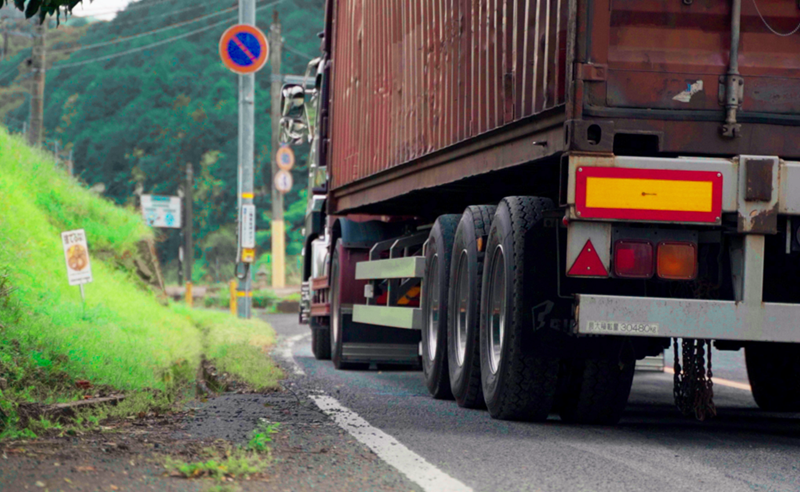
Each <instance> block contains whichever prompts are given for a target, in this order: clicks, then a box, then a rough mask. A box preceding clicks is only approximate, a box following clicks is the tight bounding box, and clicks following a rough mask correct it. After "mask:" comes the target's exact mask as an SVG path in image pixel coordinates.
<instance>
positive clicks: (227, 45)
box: [219, 24, 269, 74]
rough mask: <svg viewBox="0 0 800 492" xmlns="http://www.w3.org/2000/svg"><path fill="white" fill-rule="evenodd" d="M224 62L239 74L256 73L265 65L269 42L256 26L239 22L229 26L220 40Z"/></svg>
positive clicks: (220, 49) (221, 55)
mask: <svg viewBox="0 0 800 492" xmlns="http://www.w3.org/2000/svg"><path fill="white" fill-rule="evenodd" d="M219 56H220V58H222V63H224V64H225V66H226V67H228V68H229V69H230V70H231V71H233V72H236V73H238V74H248V73H254V72H257V71H259V70H261V68H262V67H263V66H264V64H265V63H266V62H267V57H268V56H269V43H267V38H266V36H264V33H263V32H261V30H260V29H258V28H257V27H255V26H250V25H247V24H237V25H235V26H233V27H230V28H228V30H226V31H225V32H224V33H223V34H222V38H220V40H219Z"/></svg>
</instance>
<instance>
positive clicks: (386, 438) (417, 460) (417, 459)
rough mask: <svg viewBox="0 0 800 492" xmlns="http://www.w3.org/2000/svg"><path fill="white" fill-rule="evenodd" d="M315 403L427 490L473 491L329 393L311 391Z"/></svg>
mask: <svg viewBox="0 0 800 492" xmlns="http://www.w3.org/2000/svg"><path fill="white" fill-rule="evenodd" d="M309 396H310V398H311V399H312V400H314V403H316V404H317V406H318V407H319V408H320V410H322V411H323V412H325V413H326V414H327V415H328V416H330V417H331V418H332V419H333V421H334V422H336V423H337V424H339V427H341V428H342V429H344V430H346V431H347V432H349V433H350V434H351V435H352V436H353V437H355V438H356V439H357V440H358V441H360V442H361V443H363V444H365V445H366V446H367V447H368V448H370V449H371V450H372V451H374V452H375V454H377V455H378V457H380V458H381V459H382V460H383V461H385V462H386V463H388V464H390V465H392V466H393V467H395V468H397V469H398V470H399V471H400V472H401V473H403V474H404V475H405V476H407V477H408V478H409V479H411V481H412V482H414V483H416V484H417V485H419V486H420V487H422V489H423V490H425V491H426V492H471V491H472V488H470V487H468V486H466V485H465V484H463V483H461V482H459V481H458V480H456V479H455V478H453V477H451V476H450V475H448V474H446V473H445V472H443V471H441V470H440V469H438V468H436V467H435V466H434V465H432V464H431V463H429V462H428V461H427V460H426V459H425V458H423V457H422V456H420V455H418V454H417V453H415V452H413V451H411V450H410V449H408V448H407V447H405V446H404V445H402V444H401V443H400V442H399V441H398V440H397V439H395V438H394V437H392V436H390V435H389V434H387V433H385V432H383V431H382V430H380V429H377V428H375V427H373V426H371V425H370V424H369V422H367V421H366V420H364V419H363V418H361V417H360V416H359V415H358V414H356V413H355V412H353V411H352V410H350V409H348V408H347V407H345V406H343V405H342V404H341V403H339V402H338V401H337V400H336V399H335V398H332V397H330V396H327V395H320V394H317V395H309Z"/></svg>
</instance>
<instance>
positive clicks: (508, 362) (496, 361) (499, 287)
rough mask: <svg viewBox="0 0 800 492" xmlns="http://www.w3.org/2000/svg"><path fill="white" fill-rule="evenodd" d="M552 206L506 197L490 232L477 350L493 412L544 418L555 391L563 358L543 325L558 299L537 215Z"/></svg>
mask: <svg viewBox="0 0 800 492" xmlns="http://www.w3.org/2000/svg"><path fill="white" fill-rule="evenodd" d="M552 208H553V202H552V201H551V200H549V199H545V198H533V197H509V198H504V199H503V201H502V202H500V205H499V206H498V207H497V212H496V213H495V216H494V220H493V222H492V227H491V230H490V232H489V238H488V242H487V247H486V261H485V262H484V268H483V279H482V287H481V317H480V351H481V384H482V389H483V396H484V400H485V401H486V406H487V408H488V409H489V414H490V415H491V416H492V417H493V418H497V419H503V420H529V421H542V420H545V419H547V416H548V414H549V413H550V410H551V408H552V407H553V402H554V400H555V397H556V390H557V386H558V372H559V366H560V360H559V358H558V357H557V355H555V354H554V351H553V350H552V349H553V348H554V346H553V345H551V343H552V342H551V340H550V339H551V338H552V337H551V332H554V330H549V329H547V328H542V327H544V326H548V323H547V321H548V316H551V314H552V313H553V310H554V308H555V306H556V305H555V302H557V301H558V299H557V298H554V297H553V292H554V289H555V287H554V286H555V284H556V278H555V277H553V278H550V276H551V275H552V272H553V271H555V269H554V265H555V262H554V261H553V258H554V256H555V246H554V245H553V247H552V248H549V249H548V248H547V247H546V245H549V242H548V241H547V239H548V238H547V236H546V234H545V229H544V227H543V226H544V223H543V222H544V221H543V220H542V214H543V212H545V211H546V210H550V209H552ZM551 250H552V251H551ZM542 306H544V307H545V309H542ZM537 310H538V312H539V314H538V316H537V317H536V320H535V321H536V325H534V311H537ZM555 311H556V312H559V310H558V309H555ZM540 328H541V329H540Z"/></svg>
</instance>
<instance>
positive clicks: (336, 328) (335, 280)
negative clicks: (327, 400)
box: [329, 239, 369, 370]
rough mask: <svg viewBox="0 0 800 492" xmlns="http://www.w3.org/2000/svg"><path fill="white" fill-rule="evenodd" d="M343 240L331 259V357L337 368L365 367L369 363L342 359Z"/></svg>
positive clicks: (335, 248)
mask: <svg viewBox="0 0 800 492" xmlns="http://www.w3.org/2000/svg"><path fill="white" fill-rule="evenodd" d="M342 248H343V246H342V240H341V239H338V240H337V241H336V246H335V247H334V249H333V259H332V260H331V274H330V278H331V291H330V300H331V328H330V337H329V338H330V346H331V359H332V360H333V367H335V368H336V369H340V370H342V369H365V368H368V367H369V364H355V363H352V362H345V361H344V360H342V349H343V345H344V319H343V316H342V301H341V292H340V289H341V284H342V282H343V281H345V280H347V279H342V278H340V277H341V276H342V269H341V265H340V264H339V256H340V254H341V250H342Z"/></svg>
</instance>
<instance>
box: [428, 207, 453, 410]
mask: <svg viewBox="0 0 800 492" xmlns="http://www.w3.org/2000/svg"><path fill="white" fill-rule="evenodd" d="M460 218H461V216H460V215H442V216H441V217H439V218H438V219H436V222H435V223H434V224H433V228H432V229H431V234H430V236H429V237H428V245H427V246H426V248H425V273H424V275H423V277H422V374H423V376H424V377H425V384H426V386H428V391H430V393H431V395H432V396H433V397H434V398H439V399H451V398H453V394H452V393H451V392H450V373H449V370H448V368H447V307H448V298H447V291H448V286H449V285H450V258H451V257H452V255H453V237H454V236H455V234H456V227H457V226H458V220H459V219H460Z"/></svg>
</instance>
